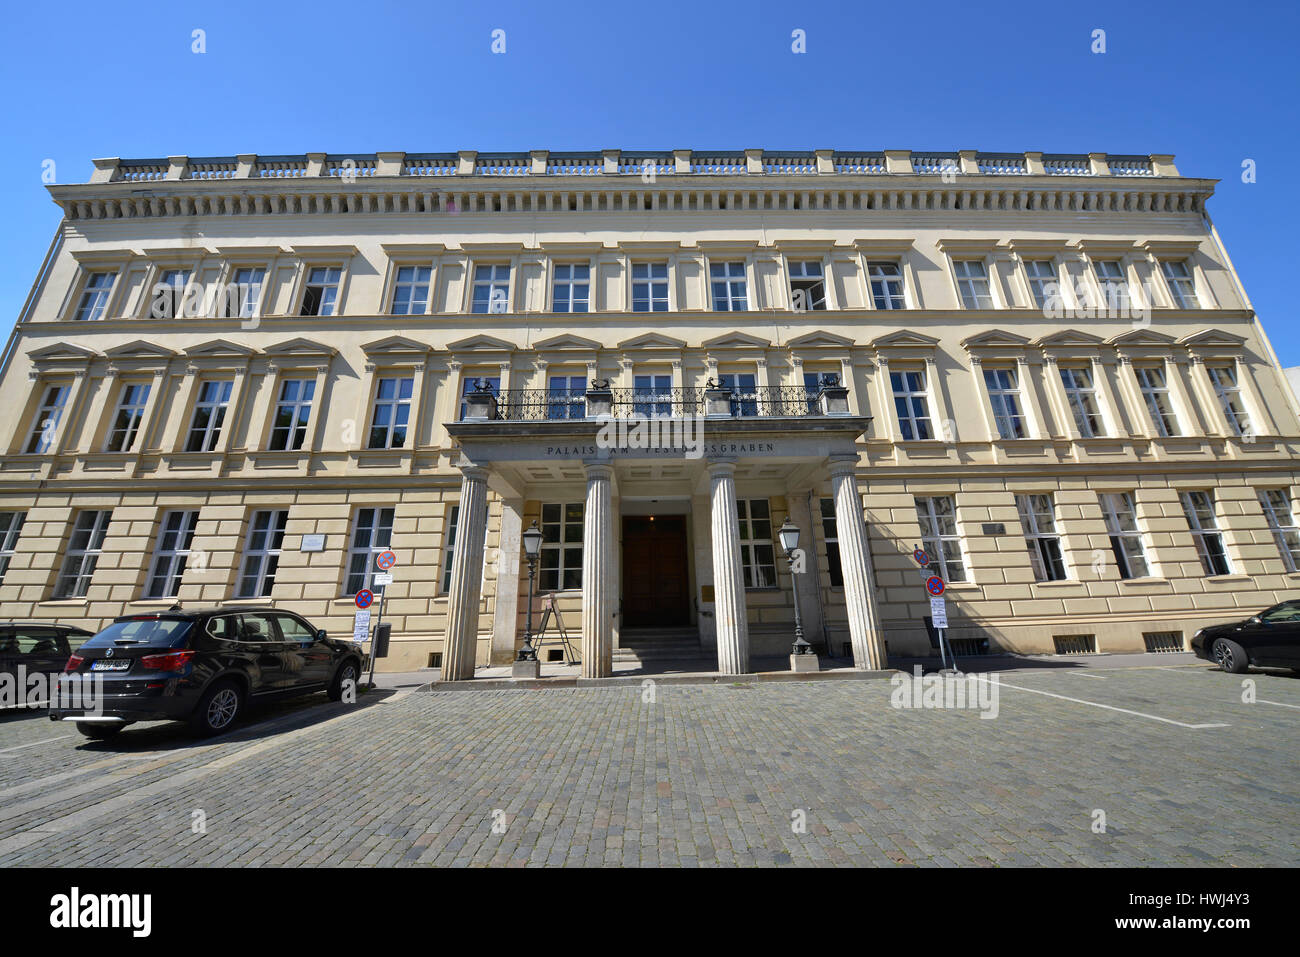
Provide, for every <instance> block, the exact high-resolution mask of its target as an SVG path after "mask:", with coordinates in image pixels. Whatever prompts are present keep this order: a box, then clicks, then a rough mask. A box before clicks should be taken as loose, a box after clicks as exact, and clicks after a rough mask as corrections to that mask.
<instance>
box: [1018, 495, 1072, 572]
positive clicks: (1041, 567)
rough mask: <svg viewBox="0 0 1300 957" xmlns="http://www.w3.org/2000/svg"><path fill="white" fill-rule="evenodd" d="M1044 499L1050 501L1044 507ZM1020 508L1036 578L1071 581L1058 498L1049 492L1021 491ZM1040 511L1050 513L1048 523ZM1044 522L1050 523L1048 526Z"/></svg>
mask: <svg viewBox="0 0 1300 957" xmlns="http://www.w3.org/2000/svg"><path fill="white" fill-rule="evenodd" d="M1043 501H1046V504H1047V507H1046V508H1045V509H1044V508H1043V507H1042V503H1043ZM1016 511H1017V512H1018V513H1019V515H1020V528H1021V531H1023V532H1024V535H1025V544H1026V546H1027V548H1028V551H1029V564H1030V566H1031V567H1032V568H1033V570H1034V580H1035V581H1038V582H1058V581H1068V580H1069V578H1070V569H1069V567H1068V566H1067V565H1066V563H1065V549H1064V548H1063V546H1062V544H1061V533H1060V532H1059V531H1058V530H1057V527H1056V525H1057V522H1056V500H1055V499H1054V498H1053V496H1052V495H1051V494H1050V493H1045V492H1027V493H1017V494H1016ZM1040 513H1043V514H1045V515H1046V518H1047V521H1046V522H1045V523H1044V522H1041V521H1040ZM1044 524H1046V525H1048V527H1047V528H1044V527H1043V525H1044ZM1051 546H1055V552H1056V554H1055V555H1052V554H1051V553H1050V547H1051ZM1058 572H1059V574H1058Z"/></svg>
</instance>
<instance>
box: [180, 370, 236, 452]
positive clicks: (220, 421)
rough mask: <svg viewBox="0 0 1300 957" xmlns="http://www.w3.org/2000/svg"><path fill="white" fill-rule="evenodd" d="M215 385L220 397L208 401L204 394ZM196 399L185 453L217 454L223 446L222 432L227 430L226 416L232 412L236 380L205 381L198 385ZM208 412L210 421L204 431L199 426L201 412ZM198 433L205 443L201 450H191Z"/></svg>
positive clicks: (186, 439) (203, 428)
mask: <svg viewBox="0 0 1300 957" xmlns="http://www.w3.org/2000/svg"><path fill="white" fill-rule="evenodd" d="M210 385H215V386H219V387H221V388H219V389H218V397H217V398H216V399H215V400H213V399H207V398H205V397H204V393H205V391H206V389H207V387H208V386H210ZM196 392H197V393H198V394H197V396H196V397H195V399H194V408H193V410H192V411H191V412H190V427H189V429H188V430H186V433H185V451H187V452H215V451H216V449H217V446H218V445H220V444H221V432H222V430H223V429H224V428H225V424H226V415H227V414H228V413H229V411H230V399H231V396H233V395H234V392H235V380H234V379H203V380H201V381H200V382H198V383H197V387H196ZM203 409H206V410H208V419H207V422H206V423H204V425H203V427H202V429H200V428H199V426H198V419H199V412H200V410H203ZM196 432H198V433H200V434H202V436H203V441H202V442H201V443H200V447H199V448H191V446H192V445H193V443H194V436H195V434H196Z"/></svg>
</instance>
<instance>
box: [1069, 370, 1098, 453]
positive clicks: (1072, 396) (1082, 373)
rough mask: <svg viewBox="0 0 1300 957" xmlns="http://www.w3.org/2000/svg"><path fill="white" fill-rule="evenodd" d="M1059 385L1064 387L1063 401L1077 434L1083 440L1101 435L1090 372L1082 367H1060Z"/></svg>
mask: <svg viewBox="0 0 1300 957" xmlns="http://www.w3.org/2000/svg"><path fill="white" fill-rule="evenodd" d="M1061 384H1062V385H1063V386H1065V399H1066V401H1067V402H1068V403H1069V405H1070V414H1071V415H1073V416H1074V426H1075V428H1077V429H1078V430H1079V434H1080V435H1081V436H1083V437H1084V438H1085V439H1091V438H1095V437H1096V436H1099V435H1101V434H1103V433H1104V431H1105V429H1103V428H1102V424H1101V411H1100V409H1099V407H1098V405H1097V390H1096V389H1095V388H1094V387H1093V384H1092V370H1091V369H1089V368H1087V367H1083V366H1079V367H1075V366H1061Z"/></svg>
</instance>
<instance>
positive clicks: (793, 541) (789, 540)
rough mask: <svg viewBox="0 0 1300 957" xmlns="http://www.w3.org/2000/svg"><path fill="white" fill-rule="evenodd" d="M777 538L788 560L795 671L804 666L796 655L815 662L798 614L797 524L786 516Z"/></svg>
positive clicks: (792, 663) (792, 657) (792, 656)
mask: <svg viewBox="0 0 1300 957" xmlns="http://www.w3.org/2000/svg"><path fill="white" fill-rule="evenodd" d="M776 534H777V538H778V539H779V540H780V542H781V548H782V550H783V551H784V552H785V557H786V560H787V561H789V562H790V588H791V590H792V591H793V592H794V647H793V648H791V649H790V658H791V665H792V667H794V668H795V670H797V671H802V670H804V668H802V667H799V666H800V665H802V664H803V662H796V661H794V659H795V658H796V657H798V656H803V655H810V656H812V660H813V661H814V662H815V661H816V660H817V656H816V655H813V650H812V645H810V644H808V642H806V641H804V637H803V619H802V618H801V617H800V615H799V585H798V583H797V582H796V581H795V578H794V576H795V574H796V572H795V558H796V555H795V553H796V552H797V551H798V548H799V526H798V525H796V524H794V523H793V522H792V521H790V517H789V516H786V519H785V521H784V522H783V523H782V524H781V527H780V528H778V529H777V530H776Z"/></svg>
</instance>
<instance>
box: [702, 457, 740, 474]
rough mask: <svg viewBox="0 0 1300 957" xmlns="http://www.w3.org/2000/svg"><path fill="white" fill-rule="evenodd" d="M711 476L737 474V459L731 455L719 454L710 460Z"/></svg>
mask: <svg viewBox="0 0 1300 957" xmlns="http://www.w3.org/2000/svg"><path fill="white" fill-rule="evenodd" d="M708 465H709V477H710V478H712V477H713V476H716V475H726V476H734V475H735V474H736V460H735V459H734V458H732V457H730V456H718V457H717V458H710V459H709V460H708Z"/></svg>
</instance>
